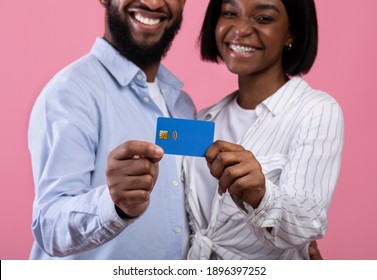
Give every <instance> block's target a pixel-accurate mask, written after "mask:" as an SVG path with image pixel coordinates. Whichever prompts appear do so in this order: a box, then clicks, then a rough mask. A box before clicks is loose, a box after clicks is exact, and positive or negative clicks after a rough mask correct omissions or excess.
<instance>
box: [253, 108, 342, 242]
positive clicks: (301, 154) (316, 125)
mask: <svg viewBox="0 0 377 280" xmlns="http://www.w3.org/2000/svg"><path fill="white" fill-rule="evenodd" d="M343 134H344V122H343V114H342V111H341V109H340V107H339V105H338V104H337V103H336V102H331V103H330V102H327V103H325V104H320V105H319V106H316V109H315V110H313V111H312V112H311V113H308V114H307V116H306V117H305V119H304V120H303V121H302V123H301V126H300V128H299V129H298V130H297V132H295V134H294V137H293V141H292V142H291V147H290V151H289V154H288V159H287V163H286V164H285V165H284V167H283V169H282V172H281V176H280V180H279V182H278V184H274V183H273V182H272V181H271V180H269V179H268V178H266V194H265V196H264V198H263V200H262V202H261V204H260V205H259V206H258V208H256V209H252V207H251V206H247V208H246V210H247V212H248V213H247V214H246V221H247V223H248V224H249V226H250V227H251V228H252V230H253V231H255V233H256V235H257V237H258V239H259V240H261V241H262V242H263V243H264V244H265V245H266V246H267V247H270V248H279V249H287V248H292V247H296V246H301V245H304V244H307V243H309V242H310V241H311V240H314V239H319V238H321V237H323V236H324V234H325V232H326V229H327V226H328V219H327V211H328V209H329V206H330V202H331V200H332V197H333V194H334V191H335V186H336V183H337V180H338V175H339V170H340V162H341V154H342V148H343V138H344V135H343ZM267 229H268V230H267Z"/></svg>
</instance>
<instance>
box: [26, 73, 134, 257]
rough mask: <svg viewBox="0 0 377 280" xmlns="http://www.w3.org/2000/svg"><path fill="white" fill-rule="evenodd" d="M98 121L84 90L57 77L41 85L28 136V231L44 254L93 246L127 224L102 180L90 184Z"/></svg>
mask: <svg viewBox="0 0 377 280" xmlns="http://www.w3.org/2000/svg"><path fill="white" fill-rule="evenodd" d="M98 122H99V121H98V114H97V113H96V107H95V105H94V101H93V100H90V98H89V97H88V94H87V92H85V90H83V89H82V88H81V87H80V86H78V84H77V83H75V82H74V81H72V80H70V79H68V78H66V77H62V76H60V77H57V78H55V79H54V80H52V81H51V82H50V83H49V84H48V85H47V86H46V88H45V89H44V90H43V92H42V93H41V95H40V96H39V97H38V99H37V101H36V103H35V105H34V107H33V110H32V113H31V117H30V123H29V134H28V143H29V150H30V153H31V158H32V168H33V177H34V184H35V200H34V204H33V224H32V230H33V234H34V237H35V240H36V242H37V243H38V244H39V246H40V247H41V248H42V249H43V250H44V251H45V253H47V254H48V255H52V256H57V257H63V256H67V255H71V254H75V253H80V252H83V251H87V250H89V249H92V248H95V247H97V246H100V245H101V244H103V243H105V242H107V241H109V240H111V239H113V238H114V237H115V236H117V235H118V234H119V233H120V232H121V231H122V230H123V229H124V228H125V227H126V226H127V225H128V224H129V223H131V222H132V221H124V220H122V219H121V218H120V217H119V216H118V215H117V214H116V210H115V206H114V204H113V202H112V200H111V197H110V194H109V192H108V188H107V185H106V184H103V185H100V186H93V185H92V183H91V181H92V180H91V179H92V178H91V175H92V173H93V172H94V169H95V162H96V160H98V159H97V158H96V149H97V144H98V126H99V125H98Z"/></svg>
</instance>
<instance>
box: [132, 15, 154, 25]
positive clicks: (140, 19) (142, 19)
mask: <svg viewBox="0 0 377 280" xmlns="http://www.w3.org/2000/svg"><path fill="white" fill-rule="evenodd" d="M135 19H136V20H137V21H138V22H141V23H142V24H145V25H157V24H159V23H160V19H158V18H145V17H142V16H141V15H139V14H137V15H135Z"/></svg>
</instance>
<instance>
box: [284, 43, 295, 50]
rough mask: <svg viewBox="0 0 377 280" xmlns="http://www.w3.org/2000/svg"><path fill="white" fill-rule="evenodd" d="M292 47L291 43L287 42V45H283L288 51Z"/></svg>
mask: <svg viewBox="0 0 377 280" xmlns="http://www.w3.org/2000/svg"><path fill="white" fill-rule="evenodd" d="M292 47H293V45H292V43H289V45H288V46H285V49H286V50H287V51H290V50H291V49H292Z"/></svg>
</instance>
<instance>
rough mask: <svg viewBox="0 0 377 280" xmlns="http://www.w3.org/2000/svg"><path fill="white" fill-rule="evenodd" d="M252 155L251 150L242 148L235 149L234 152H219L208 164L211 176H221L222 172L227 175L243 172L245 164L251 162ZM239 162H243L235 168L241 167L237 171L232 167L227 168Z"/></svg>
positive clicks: (218, 177)
mask: <svg viewBox="0 0 377 280" xmlns="http://www.w3.org/2000/svg"><path fill="white" fill-rule="evenodd" d="M254 159H255V158H254V156H253V155H252V154H251V152H249V151H246V150H242V151H235V152H221V153H219V154H218V155H217V157H216V158H215V160H214V161H213V162H212V165H210V171H211V174H212V176H214V177H215V178H217V179H220V177H222V176H223V173H224V172H227V173H228V176H230V175H233V176H236V174H238V173H242V174H244V173H245V172H246V171H245V169H246V168H247V164H249V163H250V164H251V163H252V162H253V160H254ZM241 162H244V164H242V165H239V166H238V167H237V168H241V169H240V170H239V171H238V172H237V170H234V169H232V168H231V169H228V168H229V167H230V166H233V165H238V164H240V163H241Z"/></svg>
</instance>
